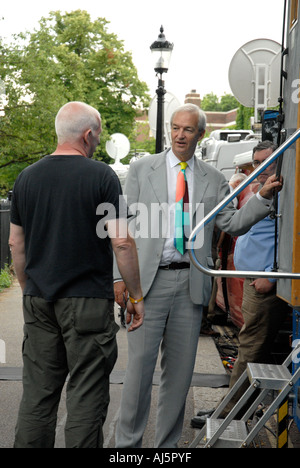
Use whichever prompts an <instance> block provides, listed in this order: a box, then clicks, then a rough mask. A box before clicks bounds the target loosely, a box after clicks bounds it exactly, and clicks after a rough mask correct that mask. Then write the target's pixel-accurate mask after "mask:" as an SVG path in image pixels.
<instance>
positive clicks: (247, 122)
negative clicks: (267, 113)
mask: <svg viewBox="0 0 300 468" xmlns="http://www.w3.org/2000/svg"><path fill="white" fill-rule="evenodd" d="M253 115H254V109H253V108H250V107H244V106H242V104H240V105H239V107H238V113H237V118H236V129H237V130H250V129H251V117H252V116H253Z"/></svg>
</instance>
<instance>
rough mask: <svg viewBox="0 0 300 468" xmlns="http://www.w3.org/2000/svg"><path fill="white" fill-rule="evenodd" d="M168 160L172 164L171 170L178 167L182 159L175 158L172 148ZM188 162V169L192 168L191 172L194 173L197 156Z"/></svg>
mask: <svg viewBox="0 0 300 468" xmlns="http://www.w3.org/2000/svg"><path fill="white" fill-rule="evenodd" d="M168 160H169V164H170V167H171V168H173V167H175V166H177V165H178V164H179V163H180V162H181V161H180V159H178V158H177V156H175V154H174V153H173V150H172V148H171V149H170V151H169V152H168ZM186 162H187V164H188V167H189V168H190V170H191V171H193V170H194V163H195V156H192V157H191V159H189V160H188V161H186Z"/></svg>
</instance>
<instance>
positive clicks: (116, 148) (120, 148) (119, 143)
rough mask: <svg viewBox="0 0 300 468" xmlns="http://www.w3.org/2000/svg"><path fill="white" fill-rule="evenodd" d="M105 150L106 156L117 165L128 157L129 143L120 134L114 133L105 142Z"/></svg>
mask: <svg viewBox="0 0 300 468" xmlns="http://www.w3.org/2000/svg"><path fill="white" fill-rule="evenodd" d="M105 149H106V152H107V154H108V155H109V156H110V157H111V158H112V159H114V160H115V164H119V163H120V161H121V159H123V158H125V157H126V156H127V155H128V153H129V151H130V142H129V140H128V138H127V137H126V136H125V135H123V134H122V133H114V134H113V135H112V136H111V137H110V140H108V141H107V142H106V145H105Z"/></svg>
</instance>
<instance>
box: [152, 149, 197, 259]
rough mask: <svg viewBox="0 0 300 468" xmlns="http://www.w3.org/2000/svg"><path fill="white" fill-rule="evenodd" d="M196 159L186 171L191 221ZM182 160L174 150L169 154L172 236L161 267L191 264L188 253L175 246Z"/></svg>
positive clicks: (164, 250)
mask: <svg viewBox="0 0 300 468" xmlns="http://www.w3.org/2000/svg"><path fill="white" fill-rule="evenodd" d="M194 157H195V156H193V157H192V158H191V159H189V160H188V161H186V162H187V164H188V165H187V168H186V170H185V174H186V178H187V183H188V190H189V201H190V219H191V207H192V199H193V186H194ZM180 162H181V161H180V160H179V159H178V158H177V157H176V156H175V154H174V153H173V151H172V149H170V151H169V152H168V153H167V157H166V165H167V181H168V204H169V233H170V236H169V237H168V238H167V239H166V240H165V245H164V249H163V253H162V257H161V261H160V265H161V266H163V265H169V264H170V263H172V262H178V263H182V262H188V263H189V262H190V257H189V254H188V252H186V253H185V254H184V255H181V253H180V252H178V250H177V249H176V248H175V246H174V233H175V204H176V203H175V199H176V184H177V176H178V173H179V171H180V165H179V164H180Z"/></svg>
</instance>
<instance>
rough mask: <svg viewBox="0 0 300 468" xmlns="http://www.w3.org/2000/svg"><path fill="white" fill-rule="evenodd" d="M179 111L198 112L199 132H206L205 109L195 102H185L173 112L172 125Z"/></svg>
mask: <svg viewBox="0 0 300 468" xmlns="http://www.w3.org/2000/svg"><path fill="white" fill-rule="evenodd" d="M179 112H190V113H191V114H197V116H198V130H199V133H203V132H205V129H206V115H205V114H204V112H203V110H201V109H200V107H198V106H196V105H195V104H184V105H183V106H180V107H178V108H177V109H176V110H175V111H174V112H173V114H172V117H171V125H172V124H173V120H174V117H175V115H176V114H178V113H179Z"/></svg>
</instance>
